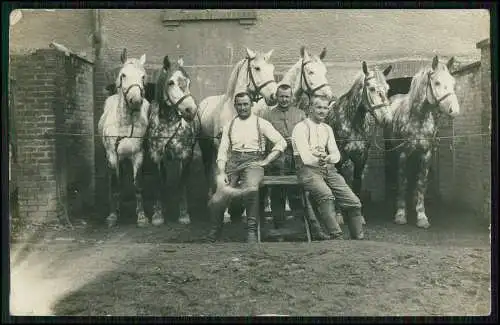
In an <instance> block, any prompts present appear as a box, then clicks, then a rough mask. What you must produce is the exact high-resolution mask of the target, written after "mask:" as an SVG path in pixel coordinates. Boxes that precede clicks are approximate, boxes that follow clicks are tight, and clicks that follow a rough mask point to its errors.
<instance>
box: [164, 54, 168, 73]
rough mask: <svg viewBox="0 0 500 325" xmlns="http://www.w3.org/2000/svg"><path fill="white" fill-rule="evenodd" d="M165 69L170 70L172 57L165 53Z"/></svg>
mask: <svg viewBox="0 0 500 325" xmlns="http://www.w3.org/2000/svg"><path fill="white" fill-rule="evenodd" d="M163 69H165V71H168V69H170V59H169V58H168V55H165V57H164V58H163Z"/></svg>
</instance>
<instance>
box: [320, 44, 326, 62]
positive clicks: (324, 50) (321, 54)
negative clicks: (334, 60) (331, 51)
mask: <svg viewBox="0 0 500 325" xmlns="http://www.w3.org/2000/svg"><path fill="white" fill-rule="evenodd" d="M325 56H326V47H324V48H323V50H322V51H321V53H320V54H319V58H320V59H321V60H323V59H324V58H325Z"/></svg>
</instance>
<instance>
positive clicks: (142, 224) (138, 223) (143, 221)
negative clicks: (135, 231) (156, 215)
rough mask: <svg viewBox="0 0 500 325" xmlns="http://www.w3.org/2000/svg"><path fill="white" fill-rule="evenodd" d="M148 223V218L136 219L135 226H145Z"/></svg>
mask: <svg viewBox="0 0 500 325" xmlns="http://www.w3.org/2000/svg"><path fill="white" fill-rule="evenodd" d="M148 225H149V222H148V220H147V219H146V220H137V227H139V228H144V227H147V226H148Z"/></svg>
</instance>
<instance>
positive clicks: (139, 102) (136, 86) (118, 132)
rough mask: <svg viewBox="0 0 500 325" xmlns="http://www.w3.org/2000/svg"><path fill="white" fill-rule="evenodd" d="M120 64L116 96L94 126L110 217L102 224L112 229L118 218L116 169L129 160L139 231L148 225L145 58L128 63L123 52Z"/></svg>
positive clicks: (118, 174) (125, 53)
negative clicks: (144, 166)
mask: <svg viewBox="0 0 500 325" xmlns="http://www.w3.org/2000/svg"><path fill="white" fill-rule="evenodd" d="M121 62H122V68H121V70H120V72H119V73H118V76H117V78H116V80H115V85H116V90H117V93H116V94H114V95H112V96H110V97H108V98H107V99H106V101H105V103H104V112H103V114H102V115H101V117H100V119H99V123H98V132H99V134H100V135H101V137H102V144H103V146H104V149H105V152H106V159H107V163H108V175H109V182H110V187H109V190H110V191H109V194H110V195H109V201H110V214H109V216H108V217H107V218H106V220H107V223H108V226H109V227H113V226H115V225H116V222H117V219H118V217H119V215H120V202H119V201H120V165H121V164H122V162H124V161H126V160H130V161H131V163H132V168H133V181H134V187H135V197H136V214H137V225H138V226H139V227H142V226H145V225H147V224H148V219H147V218H146V215H145V213H144V207H143V197H142V188H141V175H142V164H143V158H144V150H143V140H144V136H145V134H146V129H147V127H148V115H149V106H150V103H149V102H148V101H147V100H146V98H145V91H144V80H145V77H146V70H145V68H144V64H145V62H146V55H145V54H143V55H142V56H141V57H140V59H136V58H130V59H128V58H127V50H126V49H124V50H123V52H122V54H121Z"/></svg>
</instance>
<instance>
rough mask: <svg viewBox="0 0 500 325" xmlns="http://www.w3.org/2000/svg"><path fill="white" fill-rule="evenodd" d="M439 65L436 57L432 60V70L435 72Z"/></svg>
mask: <svg viewBox="0 0 500 325" xmlns="http://www.w3.org/2000/svg"><path fill="white" fill-rule="evenodd" d="M438 64H439V58H438V56H437V55H436V56H435V57H434V59H432V70H436V69H437V67H438Z"/></svg>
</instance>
